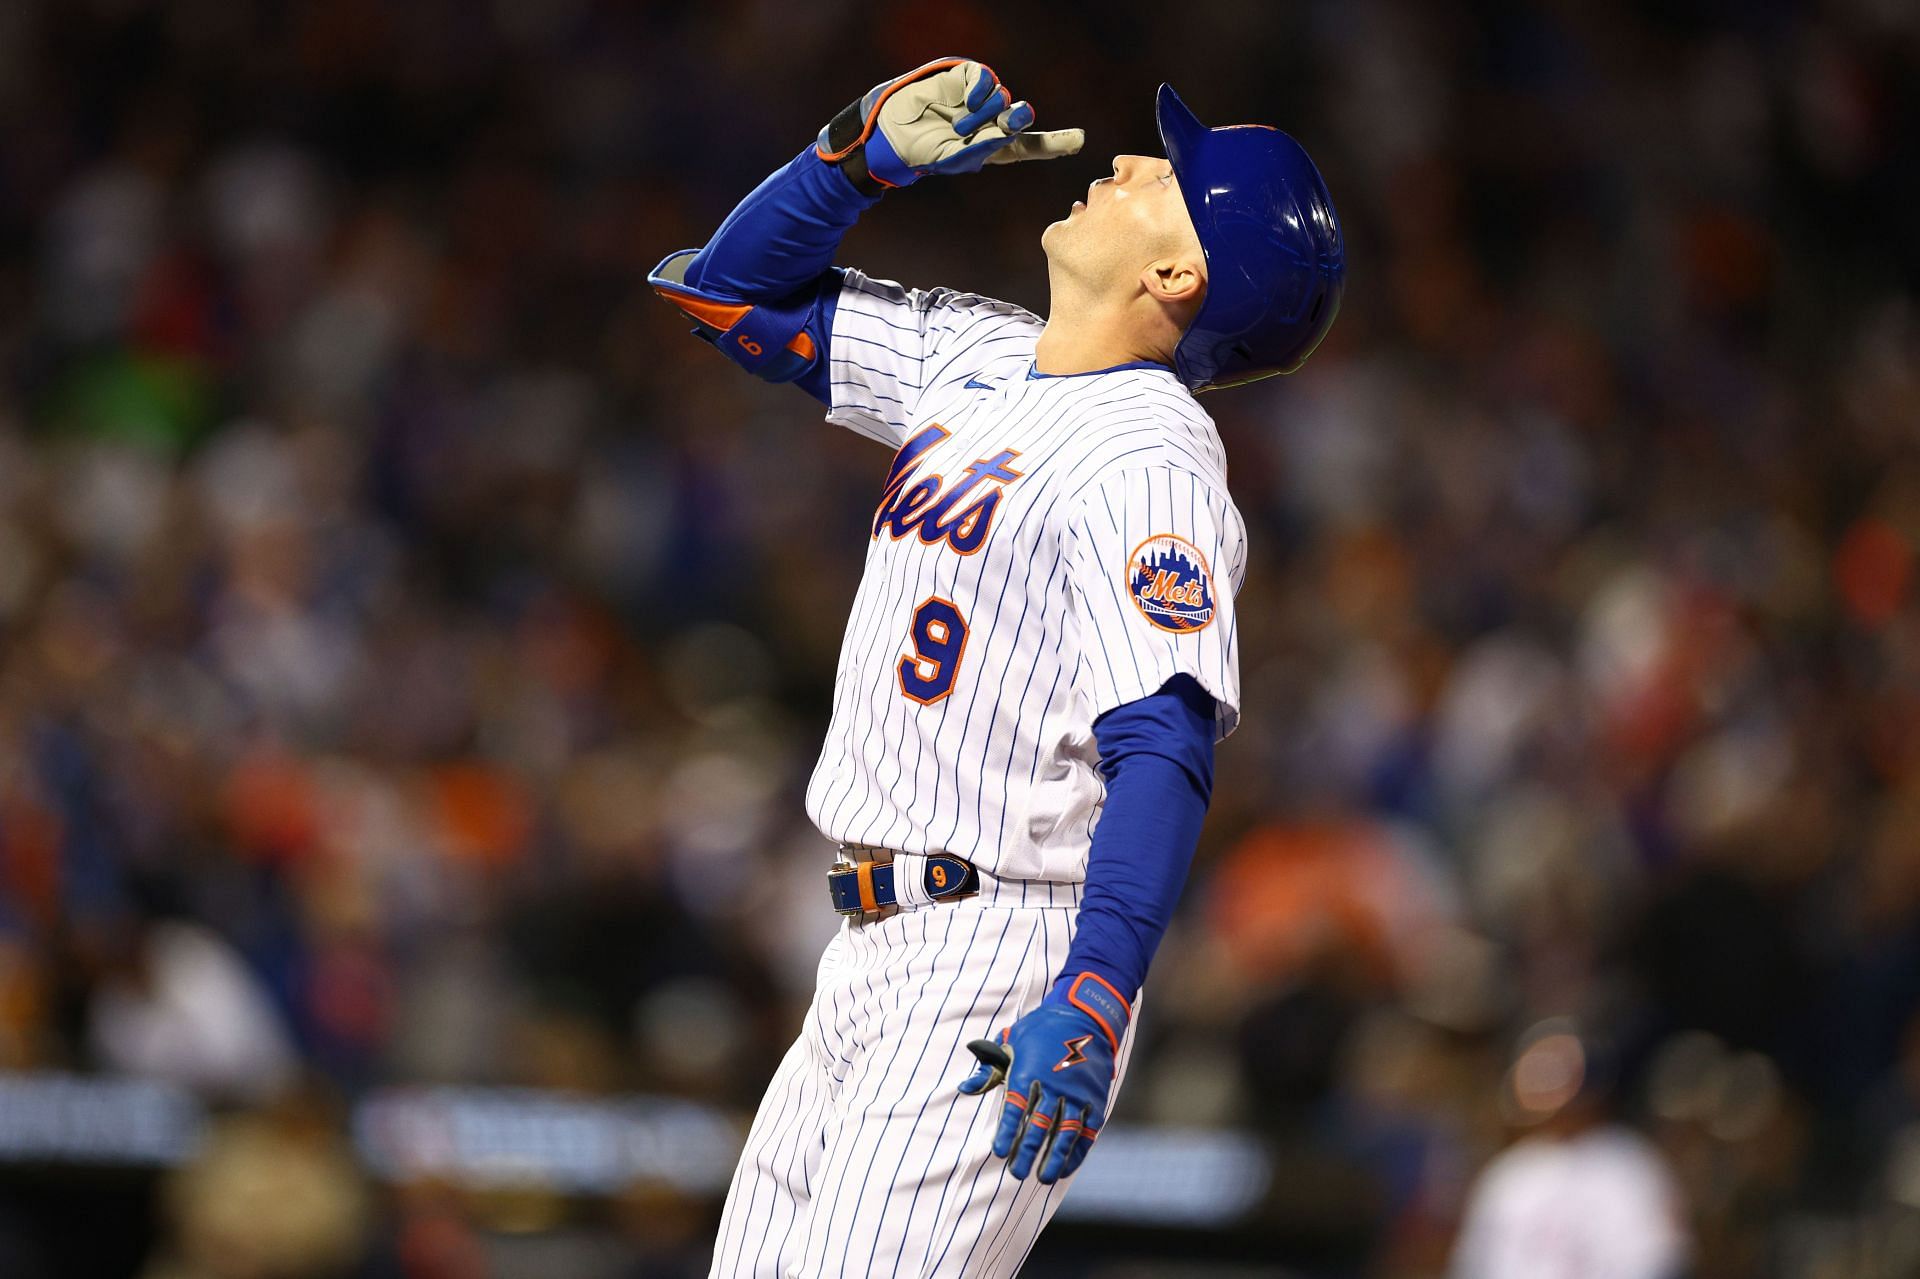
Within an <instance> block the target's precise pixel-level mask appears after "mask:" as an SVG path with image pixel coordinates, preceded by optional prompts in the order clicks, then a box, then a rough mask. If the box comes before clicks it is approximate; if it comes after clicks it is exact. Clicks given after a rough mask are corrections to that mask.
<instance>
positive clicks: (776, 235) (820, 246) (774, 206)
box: [686, 144, 879, 407]
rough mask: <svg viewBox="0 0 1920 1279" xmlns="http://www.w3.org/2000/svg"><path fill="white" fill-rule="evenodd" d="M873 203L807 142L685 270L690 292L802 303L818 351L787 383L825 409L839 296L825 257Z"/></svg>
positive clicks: (830, 263)
mask: <svg viewBox="0 0 1920 1279" xmlns="http://www.w3.org/2000/svg"><path fill="white" fill-rule="evenodd" d="M878 202H879V197H878V196H866V195H862V194H861V193H860V192H859V191H857V190H855V189H854V186H853V184H852V183H851V182H849V181H847V177H846V175H845V174H844V173H842V172H841V171H840V170H839V168H838V167H836V166H834V165H831V164H828V163H827V162H826V161H824V160H822V159H821V158H820V157H819V155H818V154H817V153H816V152H815V151H814V148H813V146H812V145H811V144H809V145H808V146H807V148H806V149H805V150H803V151H802V152H801V153H800V154H799V155H797V156H795V157H794V158H793V160H792V161H791V162H789V163H788V164H787V165H786V166H785V167H783V168H781V169H778V170H776V171H775V172H774V173H772V174H771V175H769V176H768V177H767V179H766V181H764V182H762V183H761V184H760V185H759V186H757V187H755V188H754V189H753V192H752V194H750V195H748V196H747V198H746V199H744V200H742V201H741V202H740V203H739V204H738V205H737V206H735V208H734V210H733V212H732V213H730V214H728V215H727V219H726V221H724V222H722V223H721V224H720V229H719V230H717V231H715V232H714V233H713V237H712V238H711V239H709V240H708V241H707V243H706V246H705V247H704V248H702V249H701V250H700V251H699V253H697V254H695V255H694V258H693V261H692V262H691V263H690V264H689V265H688V267H687V272H686V282H687V283H688V284H689V285H691V286H693V287H694V288H697V289H701V290H703V291H705V292H707V293H710V294H715V295H719V296H723V297H731V298H735V299H738V300H739V301H742V302H778V303H786V304H794V303H798V302H804V301H806V299H805V298H804V294H805V293H806V292H807V291H809V290H811V291H812V293H813V297H812V299H811V305H810V309H809V310H808V311H807V317H806V321H805V323H804V325H803V326H802V327H803V328H804V330H805V331H806V332H807V334H808V335H809V336H810V337H812V339H813V342H814V346H815V349H816V350H818V351H820V352H822V355H821V357H820V358H819V359H816V360H815V361H814V363H813V367H812V368H810V369H808V370H807V371H806V372H805V373H803V374H801V375H800V376H799V377H797V378H795V379H794V385H796V386H798V387H800V388H801V389H802V390H804V391H806V392H807V394H809V395H811V396H813V398H814V399H816V400H819V401H820V402H821V403H823V404H826V405H828V406H829V407H831V406H832V397H831V391H830V387H829V385H828V379H829V377H830V372H829V363H830V362H829V361H828V360H827V358H826V356H825V354H824V353H825V352H826V350H827V346H828V342H829V340H830V339H831V336H832V334H833V315H834V309H835V307H836V305H837V304H838V300H839V296H840V272H838V271H837V270H835V269H834V268H833V257H834V254H835V253H836V252H838V251H839V248H840V241H841V240H842V239H844V238H845V237H846V234H847V232H848V231H849V230H851V229H852V227H853V224H854V223H855V222H856V221H858V220H859V217H860V215H861V214H862V213H864V212H866V211H867V210H868V209H870V208H872V207H873V206H874V205H875V204H877V203H878Z"/></svg>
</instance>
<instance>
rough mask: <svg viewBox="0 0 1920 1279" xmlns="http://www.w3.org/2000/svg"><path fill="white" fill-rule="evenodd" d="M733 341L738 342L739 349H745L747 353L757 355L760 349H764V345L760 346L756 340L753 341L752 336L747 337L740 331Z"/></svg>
mask: <svg viewBox="0 0 1920 1279" xmlns="http://www.w3.org/2000/svg"><path fill="white" fill-rule="evenodd" d="M734 341H736V342H738V343H739V344H740V349H741V350H743V351H745V352H746V353H747V354H748V355H758V354H760V352H761V351H763V350H765V349H766V348H765V347H763V346H761V345H760V344H759V343H758V342H756V341H754V340H753V339H752V338H750V337H748V336H747V335H746V334H744V333H742V334H741V335H740V336H739V337H737V338H735V339H734Z"/></svg>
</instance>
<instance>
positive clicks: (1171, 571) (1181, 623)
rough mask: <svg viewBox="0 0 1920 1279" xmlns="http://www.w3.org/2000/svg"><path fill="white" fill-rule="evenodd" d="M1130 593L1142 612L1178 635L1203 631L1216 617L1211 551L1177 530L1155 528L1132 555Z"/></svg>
mask: <svg viewBox="0 0 1920 1279" xmlns="http://www.w3.org/2000/svg"><path fill="white" fill-rule="evenodd" d="M1148 527H1152V526H1151V525H1149V526H1148ZM1127 593H1128V594H1129V595H1131V596H1132V597H1133V606H1134V607H1135V608H1137V609H1139V610H1140V615H1141V616H1142V617H1144V618H1146V619H1147V620H1148V621H1149V622H1151V623H1153V624H1154V625H1155V626H1157V627H1159V628H1160V629H1161V630H1163V631H1171V632H1173V633H1174V634H1175V635H1191V634H1193V633H1195V632H1196V631H1203V630H1205V629H1206V628H1207V626H1208V625H1209V624H1210V623H1212V621H1213V614H1214V606H1213V574H1212V572H1211V570H1209V569H1208V567H1207V557H1206V556H1204V555H1202V554H1201V553H1200V550H1199V548H1198V547H1196V546H1194V544H1193V543H1191V542H1189V541H1187V540H1186V539H1184V538H1179V537H1175V536H1174V535H1173V534H1171V533H1155V534H1154V535H1153V536H1152V537H1150V538H1148V539H1147V540H1146V541H1144V542H1142V543H1140V545H1138V546H1136V547H1134V548H1133V554H1132V555H1130V556H1129V557H1128V558H1127Z"/></svg>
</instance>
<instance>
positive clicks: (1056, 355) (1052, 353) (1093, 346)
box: [1033, 317, 1166, 377]
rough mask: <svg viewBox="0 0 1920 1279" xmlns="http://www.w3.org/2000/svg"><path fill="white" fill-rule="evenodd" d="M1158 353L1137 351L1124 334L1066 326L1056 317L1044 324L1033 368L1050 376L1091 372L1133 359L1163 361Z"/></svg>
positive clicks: (1078, 324) (1094, 327)
mask: <svg viewBox="0 0 1920 1279" xmlns="http://www.w3.org/2000/svg"><path fill="white" fill-rule="evenodd" d="M1165 358H1166V357H1165V356H1164V355H1162V354H1160V353H1158V352H1150V351H1143V350H1140V349H1139V347H1138V344H1137V343H1134V342H1130V341H1128V340H1127V335H1126V334H1125V333H1124V332H1115V331H1114V330H1113V329H1111V328H1108V327H1107V326H1104V325H1089V324H1086V323H1084V322H1075V323H1069V322H1066V321H1063V320H1061V319H1059V318H1057V317H1056V318H1052V319H1049V320H1048V321H1047V327H1046V330H1045V331H1044V332H1042V333H1041V334H1040V340H1039V341H1038V342H1037V343H1035V344H1034V348H1033V367H1034V369H1035V370H1036V371H1038V372H1041V373H1045V374H1048V375H1050V376H1056V377H1057V376H1061V375H1064V374H1070V373H1092V372H1094V371H1096V370H1098V369H1110V368H1113V367H1114V366H1115V365H1118V364H1131V363H1133V362H1134V361H1136V360H1165Z"/></svg>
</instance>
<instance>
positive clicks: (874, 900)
mask: <svg viewBox="0 0 1920 1279" xmlns="http://www.w3.org/2000/svg"><path fill="white" fill-rule="evenodd" d="M896 856H898V855H897V854H896ZM909 861H910V862H912V863H918V865H917V867H916V869H917V870H918V873H919V881H920V882H919V883H918V885H914V886H912V887H910V886H909V885H908V884H902V883H900V882H899V878H898V877H899V875H900V873H901V871H902V869H903V866H902V863H904V862H909ZM908 873H909V874H912V873H913V872H912V870H908ZM914 887H917V888H918V890H919V891H918V892H915V891H913V889H914ZM979 891H980V872H979V870H978V869H977V868H976V867H975V866H974V864H973V863H972V862H970V861H968V860H967V859H966V858H964V857H955V856H954V855H953V854H951V853H928V854H927V855H925V856H924V857H913V858H910V859H909V858H906V857H901V858H900V861H897V862H896V861H875V860H862V861H855V860H854V859H853V858H851V857H849V856H847V854H846V853H845V852H844V851H843V852H842V853H841V854H840V857H839V858H838V859H837V860H836V861H835V862H834V864H833V869H831V870H829V871H828V872H827V894H828V896H829V897H831V898H832V899H833V908H834V909H835V910H836V911H838V912H840V913H841V914H842V915H858V916H860V917H862V918H867V917H870V916H876V915H878V914H879V913H880V912H881V911H882V910H884V909H886V908H887V907H889V906H900V905H912V904H923V905H924V904H931V903H935V902H947V901H958V900H959V899H960V898H962V897H971V896H973V895H974V894H975V893H977V892H979Z"/></svg>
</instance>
